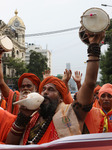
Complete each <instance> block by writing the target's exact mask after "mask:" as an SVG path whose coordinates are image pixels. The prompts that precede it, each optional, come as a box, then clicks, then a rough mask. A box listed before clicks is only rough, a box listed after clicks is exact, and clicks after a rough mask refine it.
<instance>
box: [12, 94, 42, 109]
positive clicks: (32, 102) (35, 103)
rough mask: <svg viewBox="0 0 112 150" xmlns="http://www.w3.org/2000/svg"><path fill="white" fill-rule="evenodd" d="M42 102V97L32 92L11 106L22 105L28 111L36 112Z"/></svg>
mask: <svg viewBox="0 0 112 150" xmlns="http://www.w3.org/2000/svg"><path fill="white" fill-rule="evenodd" d="M43 101H44V97H43V96H41V95H40V94H39V93H36V92H32V93H29V94H28V95H27V98H25V99H22V100H19V101H17V102H14V103H13V104H14V105H15V104H18V105H23V106H25V107H26V108H27V109H29V110H36V109H37V108H39V106H40V105H41V103H42V102H43Z"/></svg>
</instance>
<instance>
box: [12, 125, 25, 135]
mask: <svg viewBox="0 0 112 150" xmlns="http://www.w3.org/2000/svg"><path fill="white" fill-rule="evenodd" d="M24 129H25V128H21V127H18V126H17V125H16V124H15V123H13V124H12V127H11V130H10V132H11V133H13V134H14V135H15V136H21V135H22V134H23V132H24Z"/></svg>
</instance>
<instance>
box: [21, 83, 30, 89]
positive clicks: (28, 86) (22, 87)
mask: <svg viewBox="0 0 112 150" xmlns="http://www.w3.org/2000/svg"><path fill="white" fill-rule="evenodd" d="M25 87H27V88H31V87H32V85H31V84H26V85H21V89H24V88H25Z"/></svg>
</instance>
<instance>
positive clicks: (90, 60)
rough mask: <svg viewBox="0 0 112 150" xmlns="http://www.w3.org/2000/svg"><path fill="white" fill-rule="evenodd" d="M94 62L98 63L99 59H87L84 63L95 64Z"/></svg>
mask: <svg viewBox="0 0 112 150" xmlns="http://www.w3.org/2000/svg"><path fill="white" fill-rule="evenodd" d="M95 61H100V59H89V60H87V61H86V62H95Z"/></svg>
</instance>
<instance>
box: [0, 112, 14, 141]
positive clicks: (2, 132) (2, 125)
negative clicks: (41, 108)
mask: <svg viewBox="0 0 112 150" xmlns="http://www.w3.org/2000/svg"><path fill="white" fill-rule="evenodd" d="M15 119H16V116H15V115H12V114H11V113H9V112H7V111H5V110H3V109H0V143H1V144H3V143H5V140H6V137H7V134H8V132H9V131H10V128H11V126H12V123H13V122H14V121H15Z"/></svg>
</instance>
